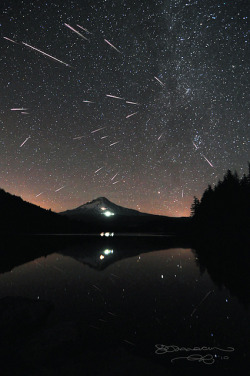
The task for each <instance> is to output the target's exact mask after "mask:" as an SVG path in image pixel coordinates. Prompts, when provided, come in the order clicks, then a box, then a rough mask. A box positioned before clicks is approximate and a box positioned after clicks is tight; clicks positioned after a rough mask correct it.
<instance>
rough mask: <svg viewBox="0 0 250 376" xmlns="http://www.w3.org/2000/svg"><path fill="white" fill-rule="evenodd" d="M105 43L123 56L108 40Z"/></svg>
mask: <svg viewBox="0 0 250 376" xmlns="http://www.w3.org/2000/svg"><path fill="white" fill-rule="evenodd" d="M104 41H105V42H106V43H108V44H109V45H110V46H111V47H112V48H114V50H116V51H117V52H119V54H121V51H119V50H118V49H117V48H116V47H115V46H114V45H113V44H112V43H110V42H109V41H108V40H107V39H104Z"/></svg>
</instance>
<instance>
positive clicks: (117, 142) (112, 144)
mask: <svg viewBox="0 0 250 376" xmlns="http://www.w3.org/2000/svg"><path fill="white" fill-rule="evenodd" d="M118 142H120V141H116V142H113V144H110V145H109V146H113V145H115V144H118Z"/></svg>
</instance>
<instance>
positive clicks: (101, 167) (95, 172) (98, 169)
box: [95, 167, 103, 174]
mask: <svg viewBox="0 0 250 376" xmlns="http://www.w3.org/2000/svg"><path fill="white" fill-rule="evenodd" d="M101 169H103V167H100V168H98V170H96V171H95V174H96V173H97V172H98V171H100V170H101Z"/></svg>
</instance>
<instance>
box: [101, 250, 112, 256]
mask: <svg viewBox="0 0 250 376" xmlns="http://www.w3.org/2000/svg"><path fill="white" fill-rule="evenodd" d="M103 253H104V254H105V255H109V254H110V253H114V251H113V249H105V251H104V252H103Z"/></svg>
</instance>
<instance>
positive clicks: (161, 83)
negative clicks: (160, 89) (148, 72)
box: [154, 76, 165, 86]
mask: <svg viewBox="0 0 250 376" xmlns="http://www.w3.org/2000/svg"><path fill="white" fill-rule="evenodd" d="M154 78H155V79H156V80H157V81H158V82H159V83H160V85H161V86H164V85H165V84H164V83H163V82H162V81H161V80H160V79H159V78H158V77H155V76H154Z"/></svg>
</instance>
